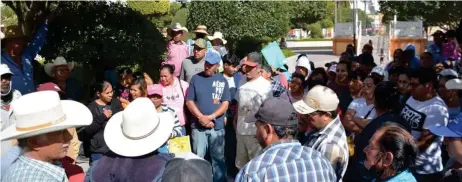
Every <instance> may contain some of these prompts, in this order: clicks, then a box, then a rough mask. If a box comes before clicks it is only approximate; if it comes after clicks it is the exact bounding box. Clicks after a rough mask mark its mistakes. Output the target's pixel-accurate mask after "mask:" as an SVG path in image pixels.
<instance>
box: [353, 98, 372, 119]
mask: <svg viewBox="0 0 462 182" xmlns="http://www.w3.org/2000/svg"><path fill="white" fill-rule="evenodd" d="M348 109H352V110H355V111H356V113H355V115H354V116H355V117H357V118H363V119H368V120H372V119H374V118H375V109H374V104H370V105H367V103H366V99H365V98H364V97H360V98H356V99H354V100H353V101H351V103H350V105H348ZM368 113H369V115H368V116H367V118H366V115H367V114H368Z"/></svg>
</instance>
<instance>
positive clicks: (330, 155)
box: [304, 116, 349, 181]
mask: <svg viewBox="0 0 462 182" xmlns="http://www.w3.org/2000/svg"><path fill="white" fill-rule="evenodd" d="M304 145H305V146H308V147H312V148H313V149H315V150H317V151H319V152H321V153H322V154H323V155H324V156H325V157H326V158H327V159H329V161H330V162H331V164H332V166H333V167H334V170H335V174H336V175H337V179H338V181H342V178H343V175H344V174H345V171H346V169H347V166H348V158H349V153H348V142H347V138H346V134H345V128H344V127H343V125H342V123H341V122H340V119H339V117H338V116H337V117H336V118H335V119H334V120H333V121H332V122H330V123H329V124H328V125H327V126H325V127H324V128H322V129H320V130H317V131H315V130H312V131H310V132H309V133H308V140H307V142H306V143H305V144H304Z"/></svg>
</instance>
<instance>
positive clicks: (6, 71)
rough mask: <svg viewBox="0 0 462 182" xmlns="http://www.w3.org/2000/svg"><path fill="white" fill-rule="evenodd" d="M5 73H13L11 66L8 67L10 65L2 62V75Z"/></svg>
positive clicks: (0, 71) (0, 73)
mask: <svg viewBox="0 0 462 182" xmlns="http://www.w3.org/2000/svg"><path fill="white" fill-rule="evenodd" d="M4 74H13V73H12V72H11V70H10V68H9V67H8V65H6V64H1V65H0V75H4Z"/></svg>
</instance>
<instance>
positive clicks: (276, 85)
mask: <svg viewBox="0 0 462 182" xmlns="http://www.w3.org/2000/svg"><path fill="white" fill-rule="evenodd" d="M271 90H272V91H273V97H279V96H281V94H282V93H284V92H285V91H286V87H284V86H283V85H282V84H281V82H279V81H277V80H271Z"/></svg>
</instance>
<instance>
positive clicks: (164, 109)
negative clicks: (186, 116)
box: [162, 104, 183, 138]
mask: <svg viewBox="0 0 462 182" xmlns="http://www.w3.org/2000/svg"><path fill="white" fill-rule="evenodd" d="M162 113H171V114H172V115H173V118H175V124H174V125H173V131H172V134H171V135H170V138H175V137H180V136H182V135H183V133H182V132H181V130H182V128H181V125H180V120H179V119H178V116H177V115H176V112H175V110H174V109H172V108H171V107H168V106H167V105H165V104H162Z"/></svg>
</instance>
